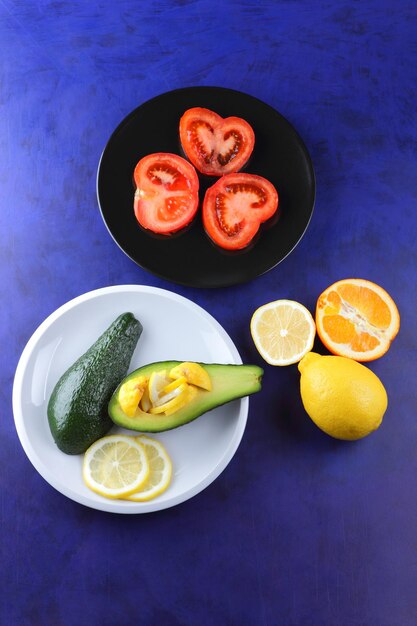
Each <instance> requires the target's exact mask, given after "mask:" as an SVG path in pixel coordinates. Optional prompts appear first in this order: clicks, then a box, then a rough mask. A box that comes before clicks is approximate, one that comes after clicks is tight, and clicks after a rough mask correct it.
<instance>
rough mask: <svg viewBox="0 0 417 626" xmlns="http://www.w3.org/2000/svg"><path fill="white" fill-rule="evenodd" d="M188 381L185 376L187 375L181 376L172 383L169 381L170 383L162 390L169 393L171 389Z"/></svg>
mask: <svg viewBox="0 0 417 626" xmlns="http://www.w3.org/2000/svg"><path fill="white" fill-rule="evenodd" d="M186 382H187V379H186V378H185V376H180V377H179V378H177V379H176V380H173V381H172V383H169V385H167V386H166V387H164V388H163V390H162V391H163V393H169V392H170V391H173V390H174V389H176V388H177V387H179V386H180V385H182V384H183V383H186Z"/></svg>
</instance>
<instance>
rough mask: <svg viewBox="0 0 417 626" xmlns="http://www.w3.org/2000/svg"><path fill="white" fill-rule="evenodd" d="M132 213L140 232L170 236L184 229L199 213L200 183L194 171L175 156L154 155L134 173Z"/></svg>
mask: <svg viewBox="0 0 417 626" xmlns="http://www.w3.org/2000/svg"><path fill="white" fill-rule="evenodd" d="M134 181H135V184H136V192H135V198H134V211H135V216H136V219H137V220H138V222H139V224H140V225H141V226H142V228H145V229H147V230H151V231H152V232H154V233H157V234H162V235H170V234H172V233H175V232H177V231H179V230H181V229H183V228H185V226H187V225H188V224H189V223H190V222H191V220H192V219H193V218H194V216H195V214H196V212H197V209H198V188H199V181H198V176H197V172H196V171H195V169H194V167H193V166H192V165H191V164H190V163H189V162H188V161H186V160H185V159H183V158H182V157H180V156H178V155H177V154H171V153H168V152H156V153H154V154H148V155H147V156H145V157H143V159H141V160H140V161H139V162H138V163H137V165H136V167H135V171H134Z"/></svg>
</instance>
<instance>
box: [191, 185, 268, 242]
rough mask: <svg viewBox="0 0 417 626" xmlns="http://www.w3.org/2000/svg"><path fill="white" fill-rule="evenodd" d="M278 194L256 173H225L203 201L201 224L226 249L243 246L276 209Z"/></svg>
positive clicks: (212, 238)
mask: <svg viewBox="0 0 417 626" xmlns="http://www.w3.org/2000/svg"><path fill="white" fill-rule="evenodd" d="M278 202H279V200H278V193H277V191H276V189H275V187H274V186H273V184H272V183H271V182H269V180H267V179H266V178H263V177H262V176H257V175H255V174H242V173H234V174H226V176H222V178H219V180H218V181H217V182H216V183H215V184H214V185H212V187H210V188H209V189H208V190H207V192H206V195H205V198H204V203H203V224H204V229H205V231H206V233H207V234H208V236H209V237H210V239H211V240H212V241H213V242H214V243H215V244H217V245H218V246H220V247H221V248H224V249H225V250H241V249H242V248H246V247H247V246H248V245H249V244H250V243H251V241H252V240H253V238H254V237H255V235H256V233H257V232H258V230H259V228H260V226H261V224H262V223H263V222H266V221H267V220H269V219H270V218H271V217H272V216H273V215H274V214H275V213H276V211H277V210H278Z"/></svg>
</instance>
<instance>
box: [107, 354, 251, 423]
mask: <svg viewBox="0 0 417 626" xmlns="http://www.w3.org/2000/svg"><path fill="white" fill-rule="evenodd" d="M180 363H181V361H159V362H157V363H150V364H148V365H145V366H143V367H140V368H139V369H137V370H135V371H134V372H131V373H130V374H129V376H127V377H126V378H125V379H124V380H122V382H121V383H120V384H119V386H118V387H117V389H116V390H115V392H114V394H113V395H112V397H111V400H110V402H109V415H110V417H111V418H112V420H113V422H114V423H115V424H117V425H118V426H122V427H123V428H128V429H130V430H136V431H140V432H149V433H158V432H163V431H165V430H171V429H173V428H178V427H179V426H183V425H184V424H188V423H189V422H191V421H193V420H195V419H196V418H197V417H199V416H200V415H202V414H203V413H206V412H207V411H211V410H212V409H215V408H217V407H219V406H221V405H222V404H226V403H227V402H231V401H232V400H236V399H238V398H243V397H244V396H249V395H251V394H253V393H257V392H258V391H260V390H261V382H262V376H263V369H262V368H260V367H258V366H257V365H223V364H217V363H200V365H201V366H202V367H204V369H205V370H206V371H207V372H208V374H209V376H210V379H211V382H212V391H205V390H202V389H199V390H198V394H197V396H196V398H195V399H194V400H192V402H190V403H189V404H187V405H186V406H185V407H183V408H182V409H179V410H178V411H176V412H175V413H173V414H172V415H168V416H166V415H150V414H149V413H143V412H142V411H140V410H139V409H138V410H137V412H136V414H135V415H134V416H133V417H128V416H127V415H126V414H125V413H124V412H123V410H122V408H121V406H120V404H119V390H120V387H121V386H122V385H123V384H124V383H125V382H126V381H127V380H129V379H131V378H136V377H137V376H142V375H145V376H150V374H151V373H152V372H153V371H160V370H168V371H169V370H170V369H172V368H173V367H175V366H176V365H179V364H180Z"/></svg>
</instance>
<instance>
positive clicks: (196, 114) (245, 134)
mask: <svg viewBox="0 0 417 626" xmlns="http://www.w3.org/2000/svg"><path fill="white" fill-rule="evenodd" d="M180 140H181V145H182V149H183V150H184V153H185V154H186V156H187V158H188V159H189V160H190V161H191V163H192V164H193V165H194V167H196V168H197V170H198V171H199V172H201V174H205V175H207V176H223V175H224V174H229V173H231V172H238V171H239V170H240V169H241V168H242V167H243V166H244V165H245V163H246V162H247V161H248V159H249V157H250V156H251V154H252V151H253V147H254V145H255V133H254V132H253V128H252V126H251V125H250V124H249V123H248V122H247V121H246V120H244V119H242V118H240V117H226V118H223V117H220V115H218V114H217V113H215V112H214V111H210V109H204V108H201V107H194V108H192V109H188V110H187V111H186V112H185V113H184V115H183V116H182V117H181V120H180Z"/></svg>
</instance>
